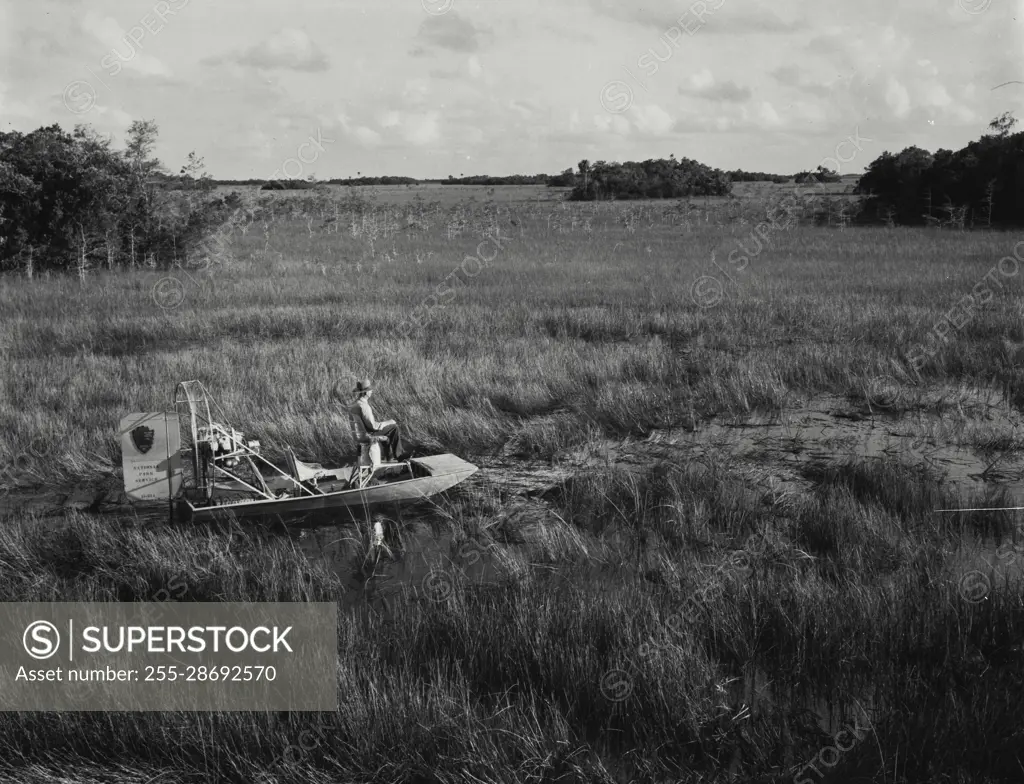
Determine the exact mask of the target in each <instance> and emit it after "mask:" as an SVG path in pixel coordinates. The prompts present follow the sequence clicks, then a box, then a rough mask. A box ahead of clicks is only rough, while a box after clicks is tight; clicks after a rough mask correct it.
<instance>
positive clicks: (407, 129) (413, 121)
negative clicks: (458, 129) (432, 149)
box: [402, 112, 441, 147]
mask: <svg viewBox="0 0 1024 784" xmlns="http://www.w3.org/2000/svg"><path fill="white" fill-rule="evenodd" d="M402 130H403V135H404V136H405V140H406V141H407V142H409V143H410V144H414V145H416V146H417V147H424V146H426V145H428V144H434V143H435V142H437V141H439V140H440V139H441V125H440V115H439V114H438V113H437V112H427V113H425V114H410V115H408V116H407V118H406V119H405V121H404V123H403V125H402Z"/></svg>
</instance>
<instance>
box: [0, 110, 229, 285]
mask: <svg viewBox="0 0 1024 784" xmlns="http://www.w3.org/2000/svg"><path fill="white" fill-rule="evenodd" d="M156 139H157V128H156V125H155V123H153V122H151V121H146V120H142V121H136V122H134V123H132V125H131V127H130V128H129V130H128V135H127V138H126V140H125V141H126V146H125V149H124V150H115V149H113V147H112V145H111V142H110V140H109V139H105V138H103V137H101V136H99V135H98V134H96V133H95V131H93V129H92V128H90V127H89V126H85V125H80V126H77V127H76V128H75V130H74V132H73V133H66V132H65V131H63V130H62V129H61V128H60V126H58V125H51V126H49V127H44V128H39V129H38V130H36V131H33V132H31V133H27V134H25V133H20V132H17V131H12V132H9V133H0V270H5V269H6V270H9V269H23V270H25V271H26V272H28V274H32V272H33V271H34V270H36V269H48V268H57V269H74V270H77V271H79V273H82V274H84V272H85V270H87V269H89V268H92V267H107V268H109V269H113V268H115V267H119V266H142V265H150V266H166V265H169V264H170V263H172V262H173V261H175V260H178V259H183V258H184V257H185V255H186V254H187V253H188V250H189V249H190V247H193V246H194V245H195V244H196V243H198V242H199V241H200V240H201V239H202V237H203V236H204V235H205V234H206V233H207V232H208V231H209V229H210V227H211V226H212V225H213V224H214V223H215V222H216V221H217V220H218V219H219V215H218V213H219V212H221V211H223V210H224V208H226V206H227V205H226V204H224V203H223V200H216V199H214V200H213V202H212V203H211V202H210V199H209V196H207V195H206V194H208V193H209V191H210V190H211V187H212V183H211V180H210V178H209V177H208V176H206V175H205V174H203V172H202V169H203V164H202V159H199V158H196V157H195V154H194V153H193V154H192V155H190V156H189V160H188V161H187V162H186V164H185V166H183V167H182V170H181V173H180V174H179V176H177V177H173V176H171V175H168V174H167V172H166V171H165V170H164V167H163V166H162V164H161V163H160V161H158V160H157V159H155V158H154V157H153V148H154V146H155V144H156ZM169 187H172V188H174V189H176V190H180V191H183V192H184V194H183V195H181V194H179V195H176V196H170V195H168V193H167V190H168V188H169ZM218 208H220V209H218Z"/></svg>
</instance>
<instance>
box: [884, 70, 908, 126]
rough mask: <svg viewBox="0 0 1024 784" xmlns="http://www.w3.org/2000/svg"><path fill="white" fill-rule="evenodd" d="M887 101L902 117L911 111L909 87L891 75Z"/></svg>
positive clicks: (886, 92)
mask: <svg viewBox="0 0 1024 784" xmlns="http://www.w3.org/2000/svg"><path fill="white" fill-rule="evenodd" d="M885 102H886V104H887V105H888V106H889V108H890V109H892V110H893V113H894V114H895V115H896V116H897V117H899V118H901V119H902V118H904V117H906V116H907V115H908V114H909V113H910V95H909V94H908V93H907V88H906V87H904V86H903V85H902V84H900V83H899V81H898V80H897V79H896V77H894V76H890V77H889V81H888V83H887V84H886V87H885Z"/></svg>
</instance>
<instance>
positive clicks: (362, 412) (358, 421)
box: [348, 397, 381, 438]
mask: <svg viewBox="0 0 1024 784" xmlns="http://www.w3.org/2000/svg"><path fill="white" fill-rule="evenodd" d="M348 415H349V417H350V418H351V419H352V424H353V425H354V427H355V431H356V435H357V436H359V437H360V438H365V437H366V436H369V435H372V434H373V433H375V432H377V431H378V430H380V427H381V426H380V424H379V423H378V422H377V420H376V419H374V416H373V409H372V408H370V401H369V400H367V399H366V398H365V397H361V398H359V399H358V400H357V401H356V402H355V403H353V404H352V405H351V406H349V407H348Z"/></svg>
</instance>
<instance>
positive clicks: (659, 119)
mask: <svg viewBox="0 0 1024 784" xmlns="http://www.w3.org/2000/svg"><path fill="white" fill-rule="evenodd" d="M632 114H633V118H634V120H633V123H634V125H635V126H636V129H637V130H638V131H639V132H640V133H642V134H645V135H648V136H664V135H665V134H667V133H669V132H670V131H671V130H672V126H673V124H674V120H673V119H672V117H671V116H670V115H669V113H668V112H666V111H665V110H664V109H662V108H661V107H660V106H658V105H657V104H651V105H650V106H637V107H635V108H634V110H633V112H632Z"/></svg>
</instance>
